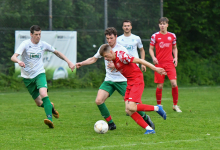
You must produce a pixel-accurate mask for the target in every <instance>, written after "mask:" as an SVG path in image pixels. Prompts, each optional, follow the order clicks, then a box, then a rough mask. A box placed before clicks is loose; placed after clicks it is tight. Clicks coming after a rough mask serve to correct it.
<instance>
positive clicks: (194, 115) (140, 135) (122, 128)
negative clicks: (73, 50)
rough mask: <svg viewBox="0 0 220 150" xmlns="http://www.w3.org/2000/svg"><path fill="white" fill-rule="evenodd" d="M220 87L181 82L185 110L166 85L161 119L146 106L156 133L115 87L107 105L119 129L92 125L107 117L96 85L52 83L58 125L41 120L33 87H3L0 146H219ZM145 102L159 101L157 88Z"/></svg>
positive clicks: (171, 149)
mask: <svg viewBox="0 0 220 150" xmlns="http://www.w3.org/2000/svg"><path fill="white" fill-rule="evenodd" d="M219 93H220V87H186V88H181V87H180V88H179V103H178V105H179V106H180V108H181V110H182V111H183V112H182V113H176V112H174V111H173V110H172V95H171V88H164V90H163V95H162V105H163V108H164V110H165V111H166V112H167V120H163V119H162V117H160V116H159V115H158V114H157V113H156V112H147V114H148V115H150V116H151V119H152V121H153V122H154V123H155V126H156V134H153V135H145V134H144V132H145V130H144V129H142V128H141V127H140V126H138V125H137V124H136V123H135V122H134V121H133V120H132V119H131V118H130V117H128V116H126V115H125V114H126V113H125V111H124V110H125V107H124V102H123V100H122V97H121V96H120V95H119V94H118V93H117V92H115V93H114V94H113V95H112V96H111V97H110V98H108V99H107V101H106V105H107V107H108V109H109V111H110V113H111V116H112V118H113V121H114V122H115V124H116V126H117V129H116V130H114V131H108V132H107V133H106V134H97V133H96V132H95V131H94V129H93V126H94V124H95V122H96V121H98V120H103V118H102V117H101V115H100V112H99V110H98V108H97V106H96V104H95V98H96V94H97V89H73V90H71V89H52V90H49V93H48V94H49V97H50V100H51V101H52V102H54V104H55V108H56V109H57V110H58V111H59V113H60V118H59V119H55V118H53V121H54V125H55V128H54V129H49V128H48V127H47V126H46V125H45V124H44V122H43V120H44V119H45V118H46V116H45V113H44V110H43V108H41V107H37V106H36V105H35V103H34V101H33V100H32V99H31V96H30V95H29V93H28V92H27V91H26V90H24V91H20V92H4V93H2V92H1V93H0V118H1V119H0V149H1V150H11V149H16V150H32V149H33V150H38V149H39V150H44V149H45V150H49V149H63V150H77V149H79V150H81V149H93V150H99V149H111V150H123V149H126V150H132V149H134V150H142V149H143V150H145V149H152V150H161V149H162V150H177V149H178V150H179V149H180V150H185V149H204V150H207V149H213V150H214V149H220V142H219V141H220V134H219V133H220V117H219V114H220V96H219V95H220V94H219ZM142 102H143V103H144V104H150V105H156V100H155V88H146V89H145V90H144V93H143V96H142Z"/></svg>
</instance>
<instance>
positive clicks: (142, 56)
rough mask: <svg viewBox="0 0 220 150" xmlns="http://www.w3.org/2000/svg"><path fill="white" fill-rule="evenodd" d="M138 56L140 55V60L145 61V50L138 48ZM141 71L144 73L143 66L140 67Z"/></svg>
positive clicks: (144, 68)
mask: <svg viewBox="0 0 220 150" xmlns="http://www.w3.org/2000/svg"><path fill="white" fill-rule="evenodd" d="M139 50H140V54H141V59H143V60H145V50H144V47H142V48H139ZM141 70H142V71H144V72H146V67H145V66H144V65H141Z"/></svg>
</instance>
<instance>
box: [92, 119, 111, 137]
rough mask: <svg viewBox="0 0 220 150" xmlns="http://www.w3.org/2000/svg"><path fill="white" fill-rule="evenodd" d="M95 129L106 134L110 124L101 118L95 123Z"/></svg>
mask: <svg viewBox="0 0 220 150" xmlns="http://www.w3.org/2000/svg"><path fill="white" fill-rule="evenodd" d="M94 130H95V132H97V133H100V134H104V133H106V132H107V131H108V124H107V123H106V122H105V121H103V120H99V121H97V122H96V123H95V125H94Z"/></svg>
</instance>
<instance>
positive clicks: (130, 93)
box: [125, 83, 166, 134]
mask: <svg viewBox="0 0 220 150" xmlns="http://www.w3.org/2000/svg"><path fill="white" fill-rule="evenodd" d="M143 91H144V83H141V84H135V85H128V87H127V90H126V93H125V105H126V112H127V113H128V114H129V115H130V116H131V117H132V119H133V120H134V121H135V122H136V123H137V124H138V125H140V126H141V127H142V128H145V129H146V130H147V131H146V132H145V134H151V133H155V131H154V130H153V129H152V128H151V127H150V126H149V125H148V124H147V123H146V122H145V121H144V119H143V118H142V117H141V116H140V115H139V114H138V113H137V111H156V112H157V113H158V114H160V113H161V112H163V114H160V115H162V117H163V118H164V119H166V113H165V111H163V108H162V107H161V106H152V105H146V104H142V102H141V96H142V93H143ZM137 103H138V104H137Z"/></svg>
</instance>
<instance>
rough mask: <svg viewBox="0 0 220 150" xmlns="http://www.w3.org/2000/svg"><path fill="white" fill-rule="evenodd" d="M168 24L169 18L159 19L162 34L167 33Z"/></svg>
mask: <svg viewBox="0 0 220 150" xmlns="http://www.w3.org/2000/svg"><path fill="white" fill-rule="evenodd" d="M168 22H169V19H168V18H167V17H161V18H160V19H159V28H160V31H162V32H166V31H167V27H168Z"/></svg>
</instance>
